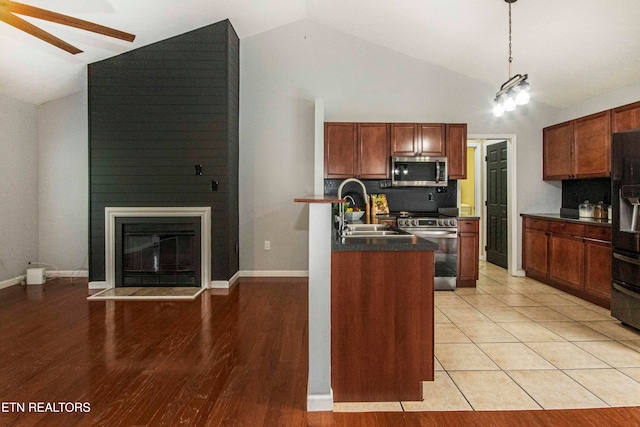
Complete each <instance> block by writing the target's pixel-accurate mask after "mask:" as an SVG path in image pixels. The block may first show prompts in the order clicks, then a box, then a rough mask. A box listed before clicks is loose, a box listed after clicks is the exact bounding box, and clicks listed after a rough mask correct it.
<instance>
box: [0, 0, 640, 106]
mask: <svg viewBox="0 0 640 427" xmlns="http://www.w3.org/2000/svg"><path fill="white" fill-rule="evenodd" d="M21 2H22V3H25V4H29V5H32V6H36V7H40V8H44V9H48V10H52V11H55V12H59V13H63V14H67V15H70V16H73V17H76V18H80V19H83V20H87V21H91V22H95V23H98V24H101V25H105V26H108V27H112V28H116V29H119V30H122V31H126V32H129V33H133V34H135V35H136V39H135V41H134V42H133V43H128V42H126V41H121V40H117V39H112V38H109V37H105V36H101V35H98V34H94V33H89V32H86V31H83V30H79V29H76V28H70V27H66V26H63V25H60V24H55V23H50V22H46V21H42V20H38V19H36V18H29V17H22V18H24V19H25V20H27V21H29V22H31V23H33V24H35V25H37V26H39V27H40V28H42V29H44V30H45V31H48V32H50V33H52V34H54V35H55V36H57V37H59V38H61V39H63V40H65V41H66V42H69V43H71V44H72V45H75V46H77V47H79V48H80V49H82V50H83V51H84V52H83V53H80V54H77V55H71V54H69V53H67V52H65V51H63V50H60V49H58V48H55V47H53V46H51V45H49V44H47V43H45V42H43V41H41V40H39V39H37V38H34V37H32V36H30V35H28V34H26V33H24V32H22V31H20V30H17V29H15V28H13V27H11V26H9V25H7V24H5V23H3V22H0V94H5V95H8V96H11V97H13V98H16V99H20V100H23V101H27V102H31V103H34V104H40V103H43V102H46V101H49V100H53V99H56V98H59V97H62V96H66V95H68V94H71V93H74V92H77V91H79V90H81V89H82V87H83V85H84V84H85V76H84V75H85V66H86V64H89V63H92V62H95V61H99V60H102V59H105V58H108V57H111V56H115V55H118V54H120V53H123V52H126V51H128V50H131V49H135V48H138V47H141V46H144V45H147V44H150V43H154V42H157V41H160V40H164V39H166V38H169V37H172V36H175V35H178V34H181V33H184V32H187V31H190V30H193V29H195V28H199V27H202V26H205V25H208V24H212V23H215V22H218V21H220V20H223V19H229V20H230V21H231V23H232V24H233V26H234V27H235V29H236V31H237V33H238V35H239V36H240V39H241V40H242V39H243V38H247V37H250V36H253V35H256V34H259V33H262V32H264V31H268V30H271V29H273V28H277V27H279V26H282V25H286V24H288V23H291V22H295V21H298V20H300V19H304V18H307V19H311V20H314V21H316V22H319V23H321V24H324V25H328V26H331V27H334V28H336V29H337V30H339V31H342V32H345V33H348V34H351V35H354V36H357V37H360V38H362V39H364V40H368V41H370V42H373V43H377V44H379V45H382V46H385V47H387V48H389V49H392V50H395V51H398V52H402V53H404V54H407V55H410V56H412V57H415V58H418V59H421V60H424V61H427V62H430V63H433V64H437V65H440V66H442V67H445V68H447V69H450V70H452V71H455V72H458V73H461V74H464V75H467V76H469V77H472V78H474V79H477V80H480V81H483V82H486V83H489V84H491V85H493V86H495V87H496V90H497V89H498V87H499V86H500V85H501V84H502V83H504V81H505V80H507V78H508V68H507V58H508V50H507V49H508V4H507V3H506V2H505V1H504V0H393V1H390V0H217V1H212V0H189V1H183V2H176V1H175V0H154V1H148V0H147V1H143V0H64V1H56V0H22V1H21ZM0 3H1V2H0ZM512 13H513V17H512V22H513V58H514V60H513V73H522V74H524V73H528V74H529V81H530V83H531V89H532V97H534V98H535V99H536V100H538V101H541V102H544V103H547V104H549V105H553V106H556V107H561V108H562V107H567V106H570V105H573V104H576V103H578V102H581V101H584V100H586V99H589V98H591V97H594V96H597V95H600V94H602V93H606V92H609V91H612V90H615V89H618V88H621V87H624V86H627V85H630V84H634V83H638V82H640V55H639V53H640V25H638V19H639V18H640V1H638V0H614V1H611V0H519V1H517V2H516V3H514V4H513V5H512Z"/></svg>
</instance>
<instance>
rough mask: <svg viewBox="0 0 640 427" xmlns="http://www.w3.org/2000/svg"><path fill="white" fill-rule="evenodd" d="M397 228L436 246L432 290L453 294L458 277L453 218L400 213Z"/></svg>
mask: <svg viewBox="0 0 640 427" xmlns="http://www.w3.org/2000/svg"><path fill="white" fill-rule="evenodd" d="M396 221H397V223H398V228H400V229H402V230H404V231H406V232H408V233H411V234H413V235H415V236H418V237H420V238H422V239H425V240H429V241H431V242H433V243H436V244H437V245H438V250H436V251H435V253H434V255H435V276H434V289H435V290H436V291H453V290H455V289H456V278H457V276H458V274H457V272H458V223H457V220H456V218H455V217H451V216H447V215H442V214H438V213H427V212H423V213H410V212H401V213H400V215H399V216H398V217H397V219H396Z"/></svg>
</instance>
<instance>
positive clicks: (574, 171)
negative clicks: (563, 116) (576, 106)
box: [542, 111, 611, 180]
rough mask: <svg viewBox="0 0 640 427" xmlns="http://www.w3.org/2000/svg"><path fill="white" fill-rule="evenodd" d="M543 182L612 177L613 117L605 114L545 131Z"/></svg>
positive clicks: (573, 121)
mask: <svg viewBox="0 0 640 427" xmlns="http://www.w3.org/2000/svg"><path fill="white" fill-rule="evenodd" d="M542 144H543V145H542V153H543V179H545V180H563V179H571V178H599V177H608V176H610V175H611V160H610V150H611V113H610V111H603V112H600V113H596V114H592V115H590V116H586V117H581V118H579V119H576V120H571V121H569V122H564V123H560V124H557V125H554V126H549V127H546V128H544V129H543V141H542Z"/></svg>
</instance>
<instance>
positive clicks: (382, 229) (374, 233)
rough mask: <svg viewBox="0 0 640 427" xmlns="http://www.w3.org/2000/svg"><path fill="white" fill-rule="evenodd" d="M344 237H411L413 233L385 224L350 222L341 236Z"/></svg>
mask: <svg viewBox="0 0 640 427" xmlns="http://www.w3.org/2000/svg"><path fill="white" fill-rule="evenodd" d="M342 237H343V238H346V239H354V238H361V239H363V238H364V239H370V238H384V239H387V238H391V239H400V240H401V239H413V237H414V236H413V234H410V233H407V232H406V231H403V230H399V229H397V228H395V227H390V226H389V225H387V224H350V225H347V229H346V230H345V232H344V235H343V236H342Z"/></svg>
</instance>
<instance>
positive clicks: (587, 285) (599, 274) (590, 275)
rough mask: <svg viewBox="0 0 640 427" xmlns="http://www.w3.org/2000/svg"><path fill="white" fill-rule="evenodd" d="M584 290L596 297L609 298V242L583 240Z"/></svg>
mask: <svg viewBox="0 0 640 427" xmlns="http://www.w3.org/2000/svg"><path fill="white" fill-rule="evenodd" d="M584 267H585V269H584V290H585V291H586V292H587V293H589V294H591V295H592V296H594V297H596V298H602V299H603V300H606V301H608V300H609V299H610V298H611V243H608V242H603V241H600V240H591V239H585V241H584Z"/></svg>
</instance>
